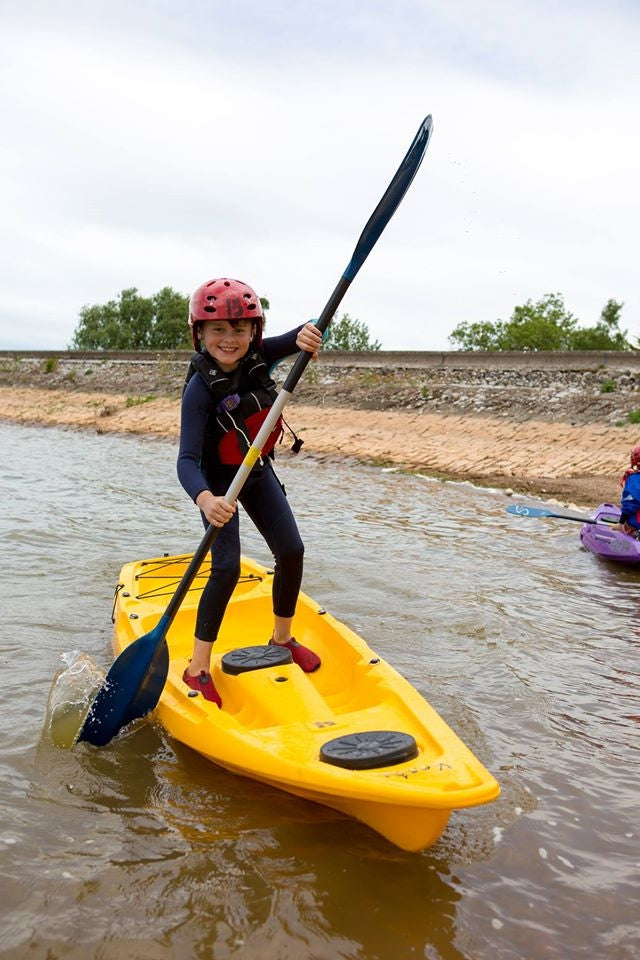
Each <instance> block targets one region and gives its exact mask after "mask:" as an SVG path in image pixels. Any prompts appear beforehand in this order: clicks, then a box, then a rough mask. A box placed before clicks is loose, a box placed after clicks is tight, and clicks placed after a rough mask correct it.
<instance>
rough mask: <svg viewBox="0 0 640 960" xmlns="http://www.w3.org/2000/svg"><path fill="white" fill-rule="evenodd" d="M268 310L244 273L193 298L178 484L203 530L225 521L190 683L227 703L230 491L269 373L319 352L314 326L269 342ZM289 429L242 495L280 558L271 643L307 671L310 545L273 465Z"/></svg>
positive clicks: (236, 548)
mask: <svg viewBox="0 0 640 960" xmlns="http://www.w3.org/2000/svg"><path fill="white" fill-rule="evenodd" d="M263 322H264V318H263V313H262V306H261V303H260V299H259V298H258V296H257V295H256V293H255V291H254V290H253V289H252V288H251V287H249V286H248V285H247V284H246V283H243V282H242V281H240V280H232V279H229V278H223V279H216V280H209V281H208V282H207V283H204V284H202V286H200V287H198V289H197V290H196V291H195V292H194V294H193V295H192V297H191V300H190V303H189V326H190V328H191V336H192V340H193V345H194V347H195V349H196V351H197V353H196V354H194V356H193V358H192V360H191V363H190V365H189V371H188V373H187V382H186V384H185V388H184V392H183V395H182V408H181V425H180V449H179V453H178V462H177V471H178V478H179V480H180V483H181V484H182V486H183V487H184V489H185V490H186V492H187V493H188V494H189V496H190V497H191V499H192V500H193V501H194V502H195V504H196V505H197V506H198V507H199V509H200V511H201V515H202V519H203V522H204V525H205V528H206V527H207V526H208V525H209V524H213V525H214V526H215V527H219V528H220V532H219V534H218V535H217V538H216V540H215V542H214V545H213V548H212V551H211V553H212V564H211V574H210V577H209V579H208V581H207V583H206V585H205V588H204V590H203V592H202V597H201V599H200V603H199V605H198V611H197V616H196V625H195V638H194V646H193V655H192V658H191V660H190V662H189V665H188V666H187V668H186V670H185V672H184V675H183V678H182V679H183V680H184V682H185V684H186V685H187V686H188V687H190V688H192V689H193V690H198V691H199V692H200V693H202V695H203V696H204V697H205V698H206V699H207V700H211V701H213V702H214V703H217V705H218V706H219V707H220V706H222V702H221V698H220V695H219V694H218V691H217V690H216V688H215V685H214V683H213V680H212V678H211V672H210V660H211V652H212V648H213V644H214V642H215V640H216V637H217V635H218V631H219V629H220V626H221V624H222V620H223V617H224V614H225V610H226V608H227V604H228V603H229V600H230V598H231V595H232V593H233V590H234V588H235V586H236V583H237V581H238V577H239V575H240V526H239V516H238V512H237V509H236V504H235V503H227V501H226V500H225V499H224V494H225V492H226V490H227V489H228V487H229V485H230V483H231V481H232V480H233V478H234V476H235V474H236V472H237V470H238V467H239V465H240V464H241V463H242V460H243V459H244V456H245V453H246V451H247V450H248V449H249V446H250V444H251V441H252V440H253V439H254V438H255V436H256V434H257V432H258V430H259V428H260V426H261V425H262V423H263V422H264V420H265V419H266V416H267V415H268V413H269V408H270V407H271V406H272V404H273V402H274V400H275V398H276V395H277V393H276V388H275V383H274V382H273V380H272V379H271V377H270V373H269V371H270V370H271V369H272V368H273V366H275V364H276V363H277V362H278V361H279V360H281V359H283V358H284V357H287V356H290V355H291V354H293V353H296V352H297V351H298V350H306V351H307V352H309V353H311V354H312V355H313V357H314V359H315V358H317V355H318V350H319V349H320V347H321V344H322V334H321V333H320V331H319V330H318V329H317V328H316V327H315V325H314V324H313V323H306V324H303V325H301V326H299V327H296V328H295V329H294V330H291V331H289V332H288V333H285V334H282V335H280V336H276V337H268V338H265V339H264V340H263V338H262V332H263ZM281 435H282V427H281V424H280V423H279V424H278V425H277V427H276V428H275V429H274V431H273V432H272V433H271V435H270V437H269V439H268V440H267V442H266V444H265V446H264V448H263V451H262V456H261V457H260V458H259V460H258V461H257V462H256V464H255V466H254V467H253V469H252V471H251V473H250V474H249V476H248V478H247V480H246V482H245V484H244V486H243V488H242V490H241V492H240V494H239V496H238V500H239V501H240V503H241V504H242V506H243V508H244V510H245V511H246V513H247V514H248V516H249V517H250V518H251V520H252V521H253V523H254V524H255V526H256V528H257V529H258V531H259V532H260V534H261V535H262V536H263V537H264V540H265V542H266V543H267V545H268V547H269V549H270V550H271V552H272V554H273V557H274V560H275V573H274V578H273V621H274V622H273V633H272V636H271V638H270V640H269V643H270V644H277V645H279V646H284V647H287V648H288V649H289V650H290V651H291V655H292V657H293V660H294V662H295V663H296V664H298V666H299V667H300V668H301V669H302V670H304V671H305V672H308V673H309V672H312V671H314V670H317V669H318V668H319V667H320V658H319V657H318V656H317V654H315V653H314V652H313V651H312V650H310V649H309V648H307V647H304V646H302V644H299V643H298V642H297V641H296V640H295V638H294V637H293V636H292V635H291V627H292V622H293V617H294V614H295V609H296V602H297V599H298V593H299V591H300V586H301V583H302V566H303V554H304V546H303V543H302V540H301V538H300V534H299V532H298V527H297V524H296V520H295V518H294V515H293V512H292V510H291V507H290V505H289V502H288V500H287V497H286V493H285V490H284V487H283V486H282V484H281V483H280V481H279V480H278V478H277V476H276V474H275V472H274V470H273V466H272V451H273V447H274V445H275V443H276V442H277V440H278V438H279V437H280V436H281Z"/></svg>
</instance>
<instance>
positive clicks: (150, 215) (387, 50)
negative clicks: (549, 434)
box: [0, 0, 640, 349]
mask: <svg viewBox="0 0 640 960" xmlns="http://www.w3.org/2000/svg"><path fill="white" fill-rule="evenodd" d="M479 11H480V8H479V7H478V5H477V4H470V3H456V4H451V3H445V2H444V0H442V2H436V0H431V2H425V0H401V2H398V3H396V4H394V5H391V6H390V5H388V4H384V3H377V2H368V3H364V2H360V3H354V4H350V5H349V6H348V7H344V5H342V4H337V3H334V2H327V3H324V4H317V3H311V2H294V0H280V2H279V3H271V4H269V5H264V4H255V5H254V4H252V3H250V2H248V0H240V2H238V3H236V4H223V3H217V4H212V3H204V2H197V0H191V2H186V0H185V2H183V3H180V2H179V0H165V2H164V3H157V2H154V3H150V2H130V3H127V4H123V3H119V2H117V0H114V2H112V3H110V4H106V3H100V2H93V3H87V4H83V5H81V6H80V5H78V4H73V3H68V4H65V3H59V4H56V5H55V6H54V7H50V5H47V4H38V3H36V2H31V3H30V2H29V0H26V5H24V4H23V5H21V7H20V10H19V11H12V13H11V15H9V13H6V14H3V15H2V16H3V18H4V23H2V24H0V25H1V26H2V29H1V30H0V64H1V67H0V70H1V71H2V72H1V74H0V83H1V84H2V87H1V89H2V100H1V101H0V124H1V125H2V129H3V133H4V136H3V140H2V146H1V147H0V182H1V183H2V192H3V199H2V204H1V205H0V347H2V346H4V347H14V346H27V345H29V344H30V343H33V342H34V340H35V341H37V343H38V345H41V346H43V347H64V346H66V345H67V344H68V343H69V342H70V340H71V337H72V334H73V330H74V328H75V325H76V322H77V317H78V311H79V309H80V308H81V306H82V305H83V304H85V303H101V302H104V301H106V300H108V299H111V298H113V297H114V296H116V295H117V293H118V292H119V291H120V290H121V289H123V288H125V287H128V286H137V287H138V288H139V289H140V290H141V292H143V293H152V292H154V291H155V290H157V289H159V288H160V287H161V286H165V285H169V286H173V287H174V288H175V289H178V290H180V291H181V292H184V293H188V292H189V291H190V290H191V289H193V288H194V287H195V286H197V285H198V284H199V283H200V282H202V281H203V280H204V279H207V278H208V277H210V276H215V275H231V276H238V277H240V278H242V279H245V280H247V281H248V282H249V283H251V284H252V285H253V286H254V287H256V289H258V290H259V292H260V293H261V294H264V295H266V296H268V297H269V299H270V301H271V307H272V309H271V318H270V319H271V324H272V329H273V330H274V331H276V330H283V329H286V328H287V327H289V326H291V325H293V324H294V323H296V322H299V321H300V320H301V319H305V318H306V317H309V316H316V315H317V314H318V313H319V312H320V310H321V309H322V307H323V306H324V303H325V301H326V299H327V298H328V296H329V294H330V293H331V291H332V290H333V287H334V286H335V284H336V282H337V281H338V279H339V277H340V274H341V272H342V271H343V269H344V268H345V266H346V264H347V262H348V261H349V259H350V256H351V253H352V251H353V248H354V246H355V243H356V240H357V238H358V236H359V234H360V231H361V230H362V228H363V226H364V224H365V222H366V220H367V219H368V217H369V215H370V213H371V211H372V210H373V208H374V206H375V204H376V203H377V201H378V200H379V198H380V196H381V195H382V193H383V191H384V189H385V188H386V186H387V183H388V182H389V180H390V178H391V176H392V175H393V173H394V171H395V169H396V167H397V166H398V164H399V162H400V160H401V159H402V156H403V154H404V152H405V150H406V149H407V147H408V145H409V143H410V142H411V139H412V137H413V135H414V133H415V131H416V129H417V127H418V125H419V123H420V121H421V120H422V118H423V116H424V115H425V114H426V113H428V112H431V113H432V114H433V116H434V135H433V140H432V143H431V145H430V147H429V151H428V153H427V156H426V158H425V161H424V163H423V166H422V168H421V170H420V172H419V174H418V176H417V177H416V180H415V181H414V183H413V185H412V187H411V189H410V191H409V193H408V194H407V197H406V198H405V200H404V201H403V203H402V205H401V207H400V208H399V210H398V211H397V213H396V215H395V216H394V218H393V219H392V221H391V222H390V224H389V226H388V227H387V229H386V230H385V233H384V234H383V236H382V237H381V239H380V240H379V242H378V245H377V246H376V248H375V249H374V251H373V252H372V254H371V255H370V257H369V260H368V261H367V263H366V264H365V265H364V266H363V268H362V270H361V273H360V274H359V275H358V277H357V278H356V280H355V281H354V283H353V286H352V288H351V289H350V290H349V292H348V294H347V296H346V297H345V300H344V302H343V305H342V307H341V309H344V310H345V311H348V312H349V313H350V314H351V315H352V316H356V317H359V318H360V319H361V320H363V321H365V322H366V323H367V324H368V326H369V330H370V333H371V335H372V337H374V338H378V339H379V340H381V341H382V344H383V346H384V347H385V348H387V349H403V348H407V349H448V348H449V344H448V342H447V336H448V334H449V333H450V332H451V330H452V329H453V327H454V326H455V325H456V324H457V323H458V322H460V321H461V320H493V319H496V318H497V317H499V316H500V317H503V318H505V317H507V316H508V315H510V313H511V311H512V309H513V307H514V306H515V305H516V304H517V303H522V302H523V301H524V300H526V299H528V298H529V297H531V298H534V299H535V298H538V297H540V296H542V295H543V294H545V293H547V292H551V291H560V292H561V293H563V294H564V296H565V302H566V305H567V307H568V308H569V309H570V310H572V312H574V313H575V314H576V315H577V316H578V317H579V318H580V319H581V321H582V322H583V323H589V324H591V323H593V322H595V320H597V318H598V315H599V312H600V309H601V308H602V306H603V305H604V303H605V302H606V301H607V300H608V299H609V298H610V297H614V298H616V299H619V300H624V301H625V308H624V310H623V314H622V321H623V324H622V325H623V326H624V327H627V328H629V329H630V330H631V331H632V332H635V334H636V335H637V333H638V332H640V331H639V328H640V280H639V279H638V275H637V270H636V269H635V247H636V246H637V242H636V239H635V234H636V229H637V228H636V224H637V222H638V219H639V215H640V209H639V206H640V203H639V200H638V195H637V187H636V180H637V169H638V159H639V158H638V154H639V149H638V145H639V137H638V133H637V130H636V127H635V124H634V120H635V110H636V104H637V100H638V92H639V91H638V79H637V72H636V66H635V54H634V46H635V48H636V49H637V44H638V35H639V33H640V26H639V24H640V13H639V12H638V9H637V7H636V6H635V5H631V4H629V5H627V4H624V3H617V4H616V3H613V4H610V5H608V6H607V8H606V9H605V8H604V7H603V6H602V5H601V4H595V3H592V4H590V3H588V2H587V3H584V2H583V3H580V4H578V3H571V2H570V3H567V4H564V5H563V6H562V8H561V9H560V10H558V9H556V8H555V7H554V6H552V5H551V4H550V3H547V2H544V0H539V2H534V0H530V2H525V0H520V2H512V3H507V2H506V0H505V2H501V0H493V2H490V3H488V4H485V5H483V7H482V13H480V12H479ZM54 13H55V16H54ZM36 331H37V333H36Z"/></svg>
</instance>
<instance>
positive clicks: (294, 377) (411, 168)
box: [78, 116, 433, 746]
mask: <svg viewBox="0 0 640 960" xmlns="http://www.w3.org/2000/svg"><path fill="white" fill-rule="evenodd" d="M432 129H433V122H432V119H431V116H428V117H426V118H425V119H424V120H423V122H422V123H421V124H420V127H419V128H418V132H417V133H416V135H415V137H414V139H413V142H412V144H411V146H410V147H409V149H408V151H407V154H406V156H405V158H404V160H403V161H402V163H401V164H400V166H399V167H398V169H397V171H396V174H395V176H394V177H393V179H392V181H391V183H390V184H389V186H388V187H387V189H386V191H385V193H384V195H383V197H382V199H381V200H380V202H379V204H378V206H377V207H376V208H375V210H374V211H373V213H372V214H371V217H370V218H369V220H368V221H367V223H366V225H365V228H364V230H363V231H362V234H361V235H360V239H359V240H358V243H357V244H356V247H355V250H354V251H353V255H352V257H351V260H350V261H349V263H348V264H347V267H346V269H345V271H344V273H343V274H342V277H341V278H340V280H339V282H338V284H337V286H336V288H335V290H334V291H333V293H332V294H331V296H330V297H329V300H328V301H327V304H326V306H325V308H324V310H323V311H322V313H321V314H320V317H319V319H318V320H317V321H316V326H317V327H318V329H319V330H320V332H321V333H324V331H325V330H326V329H327V327H328V326H329V324H330V322H331V318H332V317H333V316H334V314H335V312H336V310H337V309H338V306H339V304H340V301H341V300H342V298H343V297H344V295H345V293H346V292H347V289H348V287H349V285H350V284H351V281H352V280H353V279H354V277H355V276H356V274H357V273H358V271H359V269H360V267H361V266H362V264H363V263H364V261H365V260H366V259H367V257H368V255H369V254H370V253H371V250H372V249H373V247H374V245H375V244H376V242H377V240H378V238H379V237H380V235H381V233H382V231H383V230H384V228H385V227H386V225H387V224H388V222H389V220H390V219H391V217H392V216H393V214H394V213H395V211H396V210H397V208H398V206H399V205H400V202H401V200H402V198H403V197H404V195H405V193H406V192H407V190H408V189H409V186H410V185H411V182H412V181H413V178H414V177H415V175H416V173H417V172H418V168H419V167H420V164H421V163H422V159H423V157H424V155H425V152H426V149H427V146H428V144H429V141H430V139H431V132H432ZM310 359H311V354H310V353H308V352H307V351H305V350H301V351H300V353H299V354H298V356H297V358H296V360H295V362H294V364H293V366H292V367H291V370H290V372H289V374H288V376H287V378H286V380H285V382H284V385H283V386H282V389H281V390H280V391H279V393H278V396H277V397H276V401H275V403H274V404H273V406H272V407H271V409H270V411H269V415H268V416H267V418H266V419H265V421H264V423H263V424H262V427H261V428H260V430H259V431H258V434H257V436H256V438H255V440H254V441H253V442H252V444H251V446H250V448H249V450H248V451H247V453H246V455H245V457H244V460H243V461H242V463H241V464H240V467H239V468H238V472H237V473H236V475H235V477H234V479H233V480H232V482H231V484H230V486H229V489H228V490H227V492H226V493H225V495H224V497H225V500H226V501H227V502H228V503H235V501H236V500H237V498H238V495H239V493H240V491H241V490H242V487H243V486H244V483H245V481H246V479H247V477H248V476H249V474H250V473H251V470H252V468H253V466H254V465H255V463H256V461H257V460H258V458H259V457H260V454H261V452H262V447H263V446H264V444H265V443H266V441H267V439H268V437H269V435H270V434H271V432H272V431H273V430H274V428H275V425H276V423H277V421H278V419H279V417H280V414H281V412H282V410H283V408H284V406H285V405H286V403H287V401H288V400H289V399H290V397H291V394H292V392H293V390H294V388H295V386H296V384H297V383H298V380H299V379H300V377H301V376H302V374H303V373H304V370H305V369H306V366H307V364H308V363H309V360H310ZM219 531H220V528H219V527H214V526H212V525H210V526H209V527H208V528H207V531H206V533H205V535H204V537H203V538H202V541H201V542H200V545H199V547H198V548H197V550H196V552H195V553H194V554H193V558H192V560H191V562H190V563H189V565H188V567H187V569H186V571H185V573H184V575H183V577H182V579H181V581H180V583H179V584H178V587H177V589H176V592H175V594H174V595H173V597H172V598H171V600H170V602H169V605H168V606H167V609H166V611H165V613H164V614H163V616H162V617H161V619H160V621H159V622H158V624H157V626H156V627H154V629H153V630H151V631H150V632H149V633H147V634H145V635H144V636H143V637H139V638H138V639H137V640H135V641H134V642H133V643H132V644H130V645H129V646H128V647H127V648H126V649H125V650H123V651H122V653H121V654H120V656H119V657H118V658H117V659H116V660H115V661H114V663H113V664H112V666H111V669H110V670H109V672H108V674H107V676H106V678H105V681H104V684H103V686H102V687H101V688H100V690H99V691H98V693H97V694H96V697H95V699H94V700H93V703H92V704H91V707H90V709H89V713H88V715H87V718H86V720H85V721H84V723H83V725H82V728H81V729H80V733H79V735H78V741H80V740H86V741H87V742H88V743H92V744H94V745H95V746H103V745H104V744H106V743H109V741H110V740H111V739H112V738H113V737H114V736H115V735H116V734H117V733H118V731H119V730H121V729H122V727H124V726H126V725H127V724H128V723H131V721H132V720H137V719H139V718H140V717H144V716H145V715H146V714H147V713H149V712H150V711H151V710H153V708H154V707H155V705H156V704H157V702H158V700H159V698H160V694H161V693H162V688H163V687H164V684H165V682H166V679H167V673H168V671H169V651H168V647H167V641H166V636H167V632H168V630H169V628H170V626H171V624H172V622H173V619H174V617H175V615H176V613H177V612H178V610H179V608H180V605H181V603H182V601H183V600H184V598H185V596H186V594H187V592H188V590H189V587H190V586H191V584H192V582H193V579H194V577H195V575H196V573H197V572H198V570H199V568H200V566H201V565H202V563H203V561H204V559H205V557H206V555H207V553H208V552H209V550H210V549H211V547H212V546H213V543H214V542H215V539H216V537H217V535H218V533H219Z"/></svg>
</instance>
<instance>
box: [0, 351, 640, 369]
mask: <svg viewBox="0 0 640 960" xmlns="http://www.w3.org/2000/svg"><path fill="white" fill-rule="evenodd" d="M190 356H191V351H190V350H161V351H154V350H147V351H136V350H0V360H2V359H4V360H5V361H6V360H10V359H20V360H26V359H40V360H42V359H46V358H48V357H56V358H58V359H60V360H65V361H67V362H69V363H72V364H73V363H74V362H77V363H85V362H86V361H87V360H111V361H116V362H117V361H122V362H130V361H135V362H137V363H158V361H165V362H167V361H170V362H171V361H177V362H184V363H185V365H186V363H187V362H188V360H189V357H190ZM320 362H321V364H326V365H327V366H334V367H361V368H367V369H372V370H377V369H381V368H387V369H391V370H394V369H405V370H408V369H419V370H427V369H470V368H474V369H479V370H549V369H555V370H598V369H603V368H604V369H607V370H611V371H614V370H640V351H638V352H629V353H627V352H623V351H607V352H604V351H598V350H585V351H540V352H538V353H525V352H520V351H505V352H490V351H480V350H479V351H470V352H461V351H455V350H450V351H443V352H440V351H419V350H406V351H402V350H368V351H361V352H354V353H345V352H343V351H341V350H326V351H323V352H322V353H321V354H320Z"/></svg>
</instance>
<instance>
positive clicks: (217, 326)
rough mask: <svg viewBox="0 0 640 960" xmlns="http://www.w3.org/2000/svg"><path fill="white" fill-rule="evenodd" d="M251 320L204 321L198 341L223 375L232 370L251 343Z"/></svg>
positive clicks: (252, 329) (252, 325)
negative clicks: (230, 321)
mask: <svg viewBox="0 0 640 960" xmlns="http://www.w3.org/2000/svg"><path fill="white" fill-rule="evenodd" d="M254 326H255V325H254V324H253V323H252V322H251V320H234V321H233V324H231V323H229V321H228V320H205V322H204V323H203V324H202V327H201V329H200V340H201V341H202V343H203V344H204V346H205V347H206V349H207V350H208V352H209V353H210V354H211V356H212V357H213V359H214V360H215V361H216V362H217V364H218V366H219V367H220V369H221V370H224V371H225V373H226V372H228V371H230V370H234V369H235V368H236V367H237V365H238V364H239V363H240V361H241V360H242V358H243V357H244V355H245V354H246V352H247V350H248V349H249V344H250V343H251V337H252V335H253V332H254Z"/></svg>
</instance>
